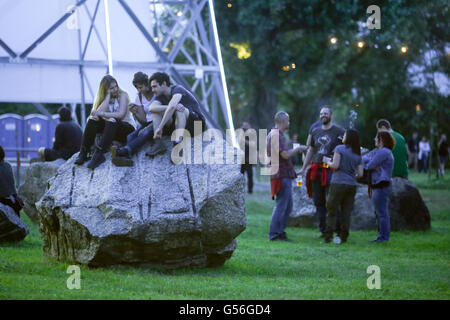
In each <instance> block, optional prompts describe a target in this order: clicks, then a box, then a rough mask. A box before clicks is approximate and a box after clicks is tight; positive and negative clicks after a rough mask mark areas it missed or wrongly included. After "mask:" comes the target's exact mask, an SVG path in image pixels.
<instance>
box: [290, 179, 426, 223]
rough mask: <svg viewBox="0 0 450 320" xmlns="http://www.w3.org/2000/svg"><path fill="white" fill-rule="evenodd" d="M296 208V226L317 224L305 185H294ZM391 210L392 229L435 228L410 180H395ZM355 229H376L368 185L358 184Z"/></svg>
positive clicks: (292, 219) (390, 201) (352, 220)
mask: <svg viewBox="0 0 450 320" xmlns="http://www.w3.org/2000/svg"><path fill="white" fill-rule="evenodd" d="M293 202H294V203H293V210H292V213H291V216H290V219H289V225H290V226H294V227H306V228H308V227H316V226H317V225H318V221H317V217H316V209H315V206H314V202H313V201H312V199H310V198H308V195H307V193H306V188H305V187H293ZM388 211H389V216H390V222H391V231H398V230H428V229H430V228H431V224H430V213H429V211H428V208H427V207H426V205H425V203H424V202H423V200H422V197H421V196H420V193H419V190H418V189H417V187H416V186H415V185H414V184H413V183H412V182H411V181H409V180H408V179H403V178H398V177H395V178H393V179H392V192H391V195H390V197H389V204H388ZM350 229H351V230H376V229H377V222H376V218H375V207H374V206H373V203H372V200H371V199H370V198H369V195H368V192H367V186H366V185H358V189H357V191H356V195H355V204H354V209H353V212H352V215H351V224H350Z"/></svg>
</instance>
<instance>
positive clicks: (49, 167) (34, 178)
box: [17, 159, 65, 223]
mask: <svg viewBox="0 0 450 320" xmlns="http://www.w3.org/2000/svg"><path fill="white" fill-rule="evenodd" d="M64 162H65V161H64V160H63V159H57V160H55V161H51V162H35V163H32V164H30V166H29V167H28V168H27V169H26V170H25V176H24V177H23V179H22V181H23V183H22V184H21V185H20V187H19V189H18V190H17V192H18V194H19V196H20V197H21V198H22V199H23V202H24V204H25V205H24V208H23V211H24V212H25V213H26V214H27V216H29V217H30V219H31V220H32V221H34V222H36V223H38V222H39V214H38V212H37V209H36V202H38V201H39V200H40V199H41V198H42V196H43V195H44V193H45V190H46V188H47V181H48V179H50V178H51V177H53V176H54V175H55V174H56V171H57V170H58V168H59V167H60V166H61V165H62V164H63V163H64Z"/></svg>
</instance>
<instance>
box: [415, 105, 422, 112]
mask: <svg viewBox="0 0 450 320" xmlns="http://www.w3.org/2000/svg"><path fill="white" fill-rule="evenodd" d="M421 109H422V108H421V107H420V104H418V105H416V111H417V112H420V110H421Z"/></svg>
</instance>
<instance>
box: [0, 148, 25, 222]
mask: <svg viewBox="0 0 450 320" xmlns="http://www.w3.org/2000/svg"><path fill="white" fill-rule="evenodd" d="M4 159H5V151H4V150H3V148H2V146H0V203H3V204H5V205H7V206H10V207H11V208H13V209H14V211H15V212H16V214H17V215H18V216H19V217H20V210H21V209H22V207H23V202H22V199H20V198H19V197H18V196H17V191H16V184H15V182H14V175H13V172H12V168H11V165H10V164H9V163H8V162H5V161H4Z"/></svg>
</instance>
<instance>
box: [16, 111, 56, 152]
mask: <svg viewBox="0 0 450 320" xmlns="http://www.w3.org/2000/svg"><path fill="white" fill-rule="evenodd" d="M49 122H50V121H49V119H48V118H47V116H44V115H42V114H29V115H26V116H25V117H24V137H23V146H24V148H29V149H36V151H33V152H25V156H26V157H28V158H35V157H37V156H38V153H37V150H38V149H39V148H40V147H44V148H51V147H52V146H53V145H50V146H49V141H51V138H49V136H50V134H49V132H50V127H49Z"/></svg>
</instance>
